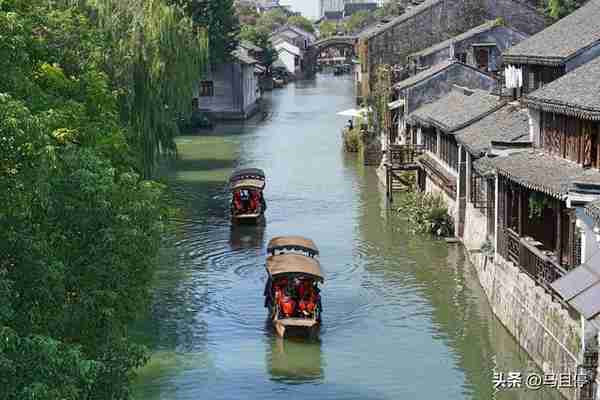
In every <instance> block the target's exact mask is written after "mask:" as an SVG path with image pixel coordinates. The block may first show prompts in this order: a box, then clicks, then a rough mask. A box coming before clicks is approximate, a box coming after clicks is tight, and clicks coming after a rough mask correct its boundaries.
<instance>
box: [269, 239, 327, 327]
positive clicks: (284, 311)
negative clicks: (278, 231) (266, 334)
mask: <svg viewBox="0 0 600 400" xmlns="http://www.w3.org/2000/svg"><path fill="white" fill-rule="evenodd" d="M267 253H268V256H267V262H266V270H267V275H268V277H267V283H266V285H265V291H264V295H265V307H267V308H268V309H269V316H270V319H271V321H272V324H273V327H274V328H275V331H276V333H277V334H278V335H279V336H281V337H285V336H287V335H295V334H300V335H308V336H315V335H316V334H317V331H318V329H319V327H320V324H321V312H322V305H321V295H320V292H321V290H320V289H319V284H320V283H323V282H324V274H323V270H322V269H321V264H320V262H319V259H318V256H319V250H318V248H317V246H316V245H315V243H314V242H313V241H312V240H310V239H307V238H304V237H301V236H280V237H276V238H273V239H272V240H271V241H270V242H269V244H268V246H267Z"/></svg>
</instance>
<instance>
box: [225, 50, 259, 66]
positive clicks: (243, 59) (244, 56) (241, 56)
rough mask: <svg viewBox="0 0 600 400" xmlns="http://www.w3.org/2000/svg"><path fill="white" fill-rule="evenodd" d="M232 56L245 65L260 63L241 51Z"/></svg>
mask: <svg viewBox="0 0 600 400" xmlns="http://www.w3.org/2000/svg"><path fill="white" fill-rule="evenodd" d="M231 54H233V56H234V57H235V58H237V59H238V60H239V61H241V62H242V63H244V64H249V65H251V64H258V61H257V60H256V59H254V58H252V57H250V56H249V55H247V54H245V53H244V52H243V51H240V50H234V51H233V52H232V53H231Z"/></svg>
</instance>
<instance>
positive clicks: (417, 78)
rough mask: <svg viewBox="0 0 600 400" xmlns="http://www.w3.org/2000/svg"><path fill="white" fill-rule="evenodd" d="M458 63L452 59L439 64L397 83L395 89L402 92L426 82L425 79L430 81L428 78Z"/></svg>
mask: <svg viewBox="0 0 600 400" xmlns="http://www.w3.org/2000/svg"><path fill="white" fill-rule="evenodd" d="M457 63H458V61H457V60H451V59H448V60H444V61H442V62H439V63H437V64H435V65H433V66H432V67H430V68H427V69H426V70H423V71H421V72H419V73H418V74H416V75H413V76H411V77H410V78H406V79H405V80H403V81H400V82H398V83H396V84H395V85H394V89H396V90H400V89H404V88H407V87H410V86H413V85H415V84H417V83H419V82H421V81H424V80H425V79H428V78H430V77H432V76H434V75H435V74H437V73H438V72H441V71H444V70H445V69H447V68H448V67H450V66H451V65H454V64H457Z"/></svg>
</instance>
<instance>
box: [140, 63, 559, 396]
mask: <svg viewBox="0 0 600 400" xmlns="http://www.w3.org/2000/svg"><path fill="white" fill-rule="evenodd" d="M352 107H354V97H353V86H352V81H351V78H350V77H348V76H346V77H333V76H332V75H319V76H317V78H316V79H315V80H312V81H307V82H298V83H295V84H290V85H288V86H287V87H286V88H284V89H279V90H275V91H273V92H272V93H269V94H267V95H266V96H265V99H264V102H263V108H264V111H263V112H262V113H261V114H260V115H259V116H258V117H257V118H255V119H253V120H252V121H249V122H247V123H245V124H242V125H240V124H231V125H220V126H218V127H217V128H216V129H215V130H214V131H213V132H203V133H197V134H191V135H187V136H182V137H180V138H178V140H177V144H178V149H179V159H178V160H176V161H174V162H172V163H170V164H169V165H165V167H164V168H163V171H162V176H163V178H164V180H165V181H166V182H167V183H168V184H169V186H170V188H171V190H172V191H173V204H174V205H175V206H177V207H178V209H179V213H178V214H177V217H176V218H175V221H174V228H173V232H172V234H171V235H170V237H168V238H167V239H168V244H166V245H165V248H164V249H163V251H162V253H161V266H160V269H159V271H158V273H157V276H156V280H155V286H154V288H153V302H152V307H151V311H150V313H149V315H148V316H147V318H146V319H145V320H144V321H142V322H140V324H138V326H136V327H135V329H134V331H135V332H136V333H137V335H138V336H139V340H140V341H142V342H143V343H145V344H146V345H148V346H149V347H150V348H151V350H152V358H151V360H150V362H149V364H148V365H147V366H146V367H144V368H143V369H142V370H140V371H139V378H138V379H137V380H136V384H135V397H136V398H138V399H150V400H151V399H169V400H171V399H173V400H180V399H181V400H183V399H203V400H217V399H219V400H221V399H223V400H225V399H227V400H231V399H286V400H294V399H339V400H383V399H440V398H443V399H491V398H498V399H525V398H526V399H558V398H559V397H558V396H556V394H555V393H554V392H553V391H548V390H546V391H535V392H531V391H525V390H524V389H522V390H510V391H502V392H499V393H494V390H493V385H492V380H493V379H492V378H493V371H494V369H495V370H496V371H498V372H504V373H508V372H511V371H515V372H516V371H523V372H524V371H529V370H531V368H532V364H531V362H530V360H529V359H528V358H527V356H526V355H525V354H524V353H523V352H522V351H519V348H518V346H517V345H516V343H515V341H514V340H513V338H512V337H511V336H510V335H509V334H508V333H507V332H506V331H505V330H504V328H503V327H502V326H501V325H500V324H499V323H498V322H497V321H496V320H495V319H494V317H493V315H492V314H491V310H490V308H489V307H488V304H487V301H486V299H485V297H484V295H483V293H482V290H481V288H480V287H479V284H478V282H477V278H476V276H475V274H474V270H473V268H472V267H471V266H470V265H469V264H468V262H467V261H466V260H465V256H464V254H463V252H462V250H461V248H460V246H457V245H447V244H446V243H445V242H443V241H437V240H433V239H431V238H428V237H415V236H410V235H408V234H407V232H406V228H405V223H404V222H403V220H402V217H401V216H400V215H397V213H395V212H391V211H389V209H388V208H386V204H385V196H384V195H383V194H382V191H381V188H380V186H379V183H378V181H377V177H376V175H375V171H374V169H373V168H372V167H364V166H362V165H361V163H360V162H359V161H358V160H357V159H356V157H355V155H346V154H344V153H343V152H342V151H341V137H340V129H341V128H342V126H343V125H344V123H345V122H346V119H345V118H344V117H340V116H337V115H336V113H337V112H339V111H341V110H344V109H348V108H352ZM236 167H259V168H262V169H264V171H265V172H266V175H267V186H266V192H265V196H266V199H267V202H268V210H267V223H266V226H265V227H263V228H260V227H242V228H237V229H234V228H232V227H231V224H230V222H229V218H228V217H229V193H228V191H227V178H228V176H229V174H230V173H231V172H232V170H233V169H234V168H236ZM287 234H292V235H303V236H307V237H310V238H312V239H313V240H314V241H315V242H316V243H317V245H318V246H319V248H320V250H321V262H322V266H323V268H324V270H325V271H326V282H325V285H324V286H323V290H322V297H323V327H322V330H321V335H320V339H319V340H317V341H302V340H281V339H278V338H276V337H275V336H274V335H273V333H272V332H271V330H270V329H269V327H268V324H266V310H265V309H264V308H263V297H262V293H263V288H264V283H265V270H264V259H265V247H266V244H267V242H268V240H269V239H270V238H271V237H273V236H278V235H287Z"/></svg>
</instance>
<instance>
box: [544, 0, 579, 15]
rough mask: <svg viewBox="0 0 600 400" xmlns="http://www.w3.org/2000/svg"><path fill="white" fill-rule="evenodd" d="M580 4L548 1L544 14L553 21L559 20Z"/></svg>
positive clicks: (575, 0)
mask: <svg viewBox="0 0 600 400" xmlns="http://www.w3.org/2000/svg"><path fill="white" fill-rule="evenodd" d="M581 3H582V2H581V1H578V0H548V5H547V7H546V10H545V12H546V14H547V15H548V16H550V17H552V18H553V19H561V18H563V17H566V16H567V15H569V14H571V13H572V12H573V11H575V10H576V9H577V8H579V6H580V5H581Z"/></svg>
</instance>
